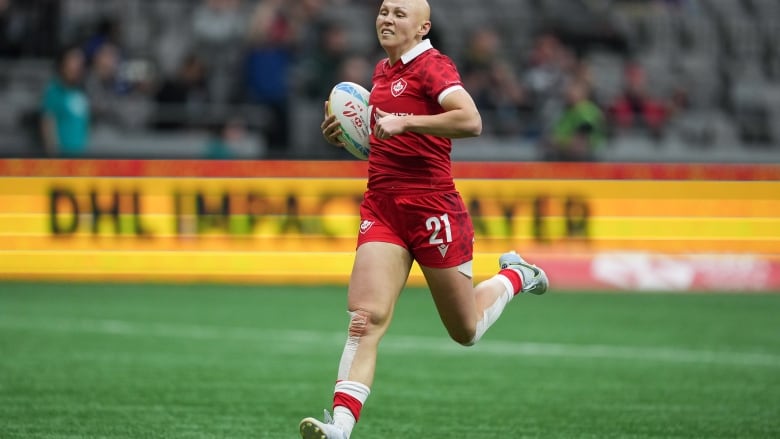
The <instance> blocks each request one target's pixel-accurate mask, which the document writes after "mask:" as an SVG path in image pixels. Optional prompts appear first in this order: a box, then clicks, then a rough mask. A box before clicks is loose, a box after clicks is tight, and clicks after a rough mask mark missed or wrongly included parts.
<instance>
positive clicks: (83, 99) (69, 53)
mask: <svg viewBox="0 0 780 439" xmlns="http://www.w3.org/2000/svg"><path fill="white" fill-rule="evenodd" d="M55 67H56V69H57V72H56V75H55V77H54V78H52V80H51V81H50V82H49V84H48V85H47V86H46V89H45V91H44V93H43V102H42V117H41V136H42V141H43V144H44V145H43V146H44V147H45V149H46V153H47V155H48V156H50V157H80V156H83V155H84V154H85V153H86V150H87V145H88V142H89V122H90V110H89V100H88V98H87V94H86V92H85V91H84V90H83V88H82V81H83V78H84V53H83V51H82V50H81V49H80V48H78V47H68V48H66V49H65V50H63V51H62V52H61V53H60V54H59V55H58V57H57V59H56V65H55Z"/></svg>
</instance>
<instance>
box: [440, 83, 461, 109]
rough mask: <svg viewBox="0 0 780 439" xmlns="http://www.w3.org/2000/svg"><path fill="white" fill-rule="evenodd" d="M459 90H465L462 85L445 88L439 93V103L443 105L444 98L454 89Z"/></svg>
mask: <svg viewBox="0 0 780 439" xmlns="http://www.w3.org/2000/svg"><path fill="white" fill-rule="evenodd" d="M458 90H463V86H462V85H453V86H452V87H448V88H445V89H444V91H442V92H441V93H439V98H438V101H439V105H441V103H442V102H444V98H446V97H447V96H449V95H450V93H452V92H454V91H458Z"/></svg>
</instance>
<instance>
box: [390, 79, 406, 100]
mask: <svg viewBox="0 0 780 439" xmlns="http://www.w3.org/2000/svg"><path fill="white" fill-rule="evenodd" d="M404 90H406V81H404V78H400V79H398V80H397V81H395V82H393V83H392V84H390V93H392V94H393V97H396V98H397V97H398V96H401V93H403V92H404Z"/></svg>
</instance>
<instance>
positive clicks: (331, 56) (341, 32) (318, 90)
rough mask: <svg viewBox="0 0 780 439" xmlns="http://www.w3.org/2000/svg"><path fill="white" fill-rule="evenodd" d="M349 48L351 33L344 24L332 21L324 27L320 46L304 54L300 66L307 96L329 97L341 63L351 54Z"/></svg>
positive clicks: (315, 97)
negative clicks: (348, 32)
mask: <svg viewBox="0 0 780 439" xmlns="http://www.w3.org/2000/svg"><path fill="white" fill-rule="evenodd" d="M349 49H350V42H349V35H348V34H347V29H346V28H345V27H344V26H343V25H341V24H340V23H337V22H330V23H327V24H325V25H324V26H323V27H322V29H321V34H320V38H319V46H318V47H316V48H315V49H314V50H313V51H312V52H311V53H307V54H304V61H303V62H302V63H301V66H300V71H301V72H302V76H303V78H302V82H303V84H302V85H303V92H304V94H305V96H306V97H308V98H312V99H317V100H324V99H327V97H328V93H329V92H330V89H331V88H332V87H333V86H334V85H335V84H336V82H337V80H336V77H337V75H338V70H339V68H340V66H341V64H343V63H344V61H345V60H346V59H347V57H348V56H349ZM363 85H364V86H365V84H363Z"/></svg>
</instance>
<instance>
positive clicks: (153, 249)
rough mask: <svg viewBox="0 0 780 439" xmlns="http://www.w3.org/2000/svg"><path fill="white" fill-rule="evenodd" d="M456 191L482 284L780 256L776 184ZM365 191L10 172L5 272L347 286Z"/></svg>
mask: <svg viewBox="0 0 780 439" xmlns="http://www.w3.org/2000/svg"><path fill="white" fill-rule="evenodd" d="M0 168H1V167H0ZM488 172H489V171H488ZM457 184H458V188H459V190H460V192H461V194H462V195H463V197H464V199H465V201H466V203H467V206H468V207H469V209H470V211H471V213H472V217H473V221H474V226H475V231H476V238H477V240H476V245H475V250H476V255H475V268H476V270H477V272H476V275H477V277H482V276H487V275H489V274H491V273H492V272H494V264H495V256H496V255H497V254H499V253H502V252H504V251H506V250H508V249H517V250H520V251H523V252H524V253H525V254H530V255H536V256H542V257H545V256H546V257H558V256H566V257H578V255H579V256H581V257H587V255H592V254H594V253H598V252H604V251H647V252H658V253H663V254H690V253H706V254H713V253H723V254H761V255H768V256H772V257H774V256H776V255H778V254H780V181H778V180H764V179H761V180H729V181H716V180H696V179H691V180H677V179H664V180H647V179H581V178H566V179H554V178H543V179H518V178H504V179H487V178H464V179H459V180H458V181H457ZM364 189H365V178H360V177H354V176H351V177H348V178H339V177H300V176H296V177H285V176H273V177H263V176H252V177H242V178H231V177H223V176H218V177H209V178H199V177H193V176H179V177H165V176H115V177H114V176H96V175H87V176H78V175H65V176H56V175H54V176H52V175H45V176H29V175H12V176H3V177H0V273H2V274H3V275H4V276H5V277H11V278H34V277H35V278H73V279H76V278H98V279H130V280H150V279H151V280H202V279H207V280H231V281H263V282H291V281H294V282H304V283H306V282H308V283H319V282H339V283H340V282H345V281H346V280H347V277H348V274H349V271H350V268H351V262H352V254H353V251H354V246H355V237H356V234H357V230H358V225H359V217H358V206H359V203H360V200H361V198H362V193H363V191H364ZM419 282H421V277H420V274H419V272H418V271H417V270H416V269H415V272H414V274H413V276H412V283H419Z"/></svg>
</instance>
